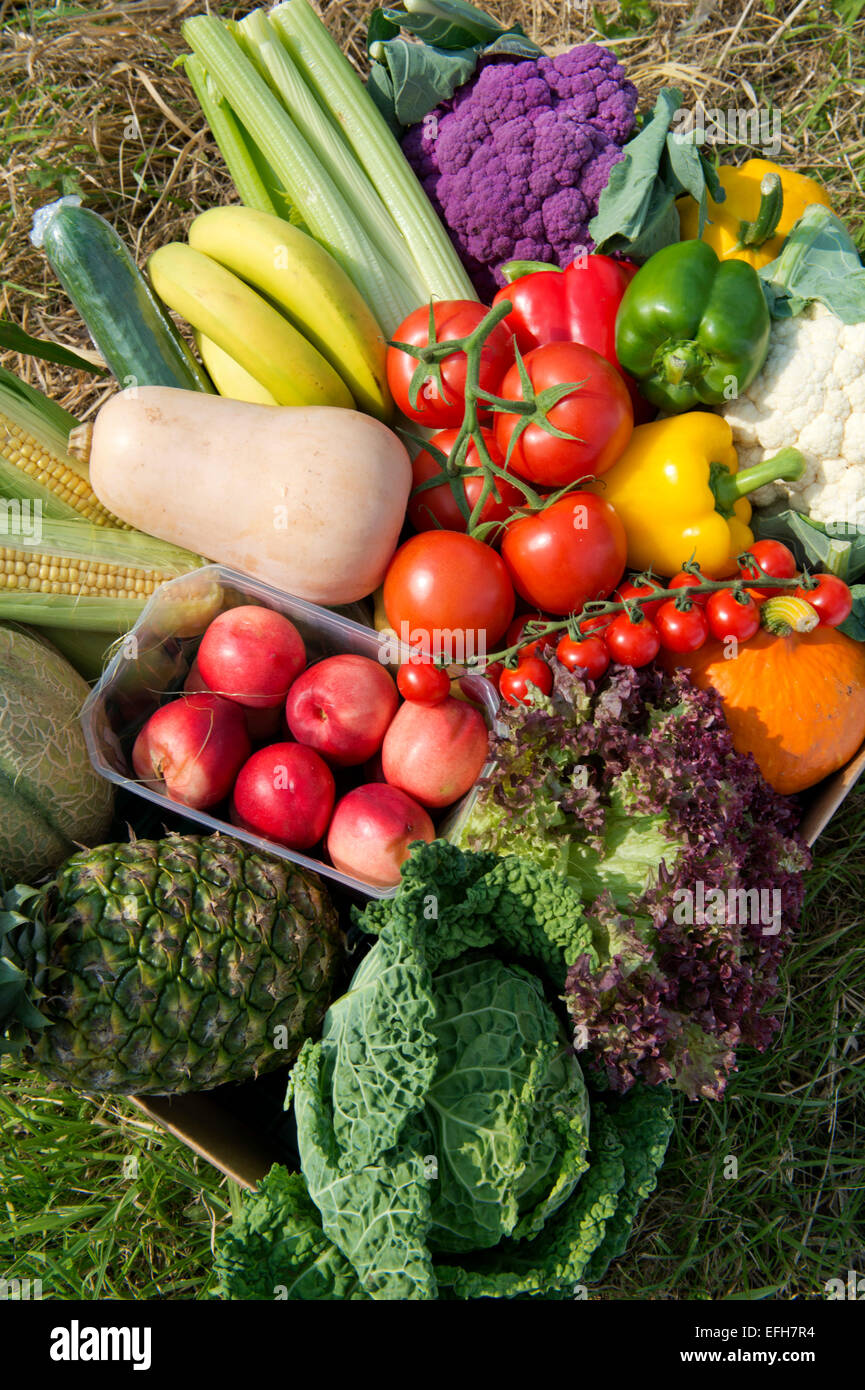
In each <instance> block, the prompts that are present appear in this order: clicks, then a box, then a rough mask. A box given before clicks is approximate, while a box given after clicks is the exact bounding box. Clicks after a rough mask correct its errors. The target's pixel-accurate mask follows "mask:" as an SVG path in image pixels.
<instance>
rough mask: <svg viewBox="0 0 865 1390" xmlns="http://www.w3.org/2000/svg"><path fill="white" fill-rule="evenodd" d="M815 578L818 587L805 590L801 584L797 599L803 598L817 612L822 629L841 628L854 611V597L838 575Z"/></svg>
mask: <svg viewBox="0 0 865 1390" xmlns="http://www.w3.org/2000/svg"><path fill="white" fill-rule="evenodd" d="M814 578H815V579H816V581H817V583H816V586H815V587H814V588H813V589H803V588H802V586H801V584H800V585H799V588H798V589H797V590H796V593H795V597H796V598H803V599H804V600H805V602H806V603H810V605H811V607H812V608H815V609H816V610H817V613H818V615H819V618H820V626H821V627H840V625H841V623H843V622H845V621H846V620H847V618H849V617H850V614H851V612H852V611H853V595H852V594H851V592H850V590H849V588H848V586H847V585H846V584H845V583H844V580H843V579H839V578H838V576H837V575H836V574H815V576H814Z"/></svg>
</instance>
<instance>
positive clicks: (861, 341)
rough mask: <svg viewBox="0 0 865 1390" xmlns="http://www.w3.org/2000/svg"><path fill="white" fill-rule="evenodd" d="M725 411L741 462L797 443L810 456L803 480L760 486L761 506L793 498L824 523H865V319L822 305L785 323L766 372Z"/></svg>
mask: <svg viewBox="0 0 865 1390" xmlns="http://www.w3.org/2000/svg"><path fill="white" fill-rule="evenodd" d="M719 409H720V412H721V414H722V415H723V416H724V417H725V419H726V420H727V421H728V422H729V424H730V426H731V427H732V430H733V442H734V443H735V445H736V448H737V450H738V453H739V464H740V467H742V468H750V467H751V466H752V465H753V464H756V463H762V461H763V460H764V459H767V458H771V456H772V455H773V454H776V453H777V452H778V450H779V449H783V448H785V447H787V446H791V445H792V446H793V447H794V448H796V449H800V450H801V451H802V453H803V454H804V456H805V472H804V474H803V475H802V477H801V478H799V479H798V480H797V481H796V482H776V483H769V484H768V485H767V486H766V487H761V488H758V489H757V491H756V492H754V493H752V495H751V500H752V502H753V503H754V505H755V506H757V507H763V506H768V505H769V503H771V502H777V501H779V500H782V501H783V500H787V501H788V502H789V505H790V506H792V507H795V508H796V509H797V510H798V511H805V512H807V513H808V515H809V516H812V517H813V518H814V519H815V520H816V521H824V522H825V521H837V522H845V523H847V524H848V525H865V323H854V324H843V323H842V322H841V321H840V319H837V318H836V317H835V315H834V314H832V313H830V312H829V310H828V309H826V308H825V307H824V306H823V305H822V304H813V305H812V306H811V307H810V308H809V309H807V310H806V311H805V313H804V314H800V315H798V316H797V317H795V318H789V319H780V320H778V321H777V322H776V323H775V324H774V325H773V328H772V338H771V341H770V345H769V353H768V356H767V358H766V362H765V365H764V367H763V370H762V371H761V372H760V373H759V375H758V376H757V377H756V378H755V380H754V381H752V382H751V385H750V386H749V387H748V390H747V391H746V392H745V393H744V395H742V396H741V397H740V398H739V399H738V400H735V401H730V402H729V404H728V405H725V406H721V407H719Z"/></svg>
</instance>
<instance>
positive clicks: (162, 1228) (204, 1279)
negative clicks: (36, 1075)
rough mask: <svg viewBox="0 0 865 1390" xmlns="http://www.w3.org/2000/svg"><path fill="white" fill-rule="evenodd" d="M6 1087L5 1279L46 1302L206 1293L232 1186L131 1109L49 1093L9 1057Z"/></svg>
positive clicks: (1, 1269) (1, 1185)
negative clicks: (29, 1284)
mask: <svg viewBox="0 0 865 1390" xmlns="http://www.w3.org/2000/svg"><path fill="white" fill-rule="evenodd" d="M2 1075H3V1087H2V1091H0V1127H2V1133H3V1143H2V1145H0V1279H6V1280H10V1279H13V1278H17V1279H20V1280H24V1279H30V1280H34V1279H40V1280H41V1281H42V1296H43V1298H54V1299H76V1298H84V1299H105V1298H110V1299H151V1298H158V1299H165V1298H183V1299H195V1298H202V1297H206V1295H207V1293H208V1290H209V1288H210V1286H211V1282H212V1278H211V1247H212V1241H213V1234H214V1231H215V1229H216V1228H217V1226H218V1224H219V1222H220V1221H222V1220H223V1219H224V1217H225V1213H226V1210H227V1206H228V1200H229V1197H228V1192H227V1184H226V1182H225V1179H223V1177H222V1175H221V1174H220V1173H217V1171H216V1170H215V1169H214V1168H212V1167H211V1166H210V1165H209V1164H208V1163H204V1162H202V1161H201V1160H200V1159H197V1158H196V1157H195V1156H194V1155H193V1154H191V1153H190V1152H189V1150H188V1149H186V1148H185V1147H184V1146H183V1145H182V1144H180V1143H179V1142H178V1141H177V1140H175V1139H173V1138H171V1137H170V1136H169V1135H166V1134H165V1133H163V1132H162V1131H161V1130H158V1129H156V1128H155V1127H154V1126H153V1125H151V1124H150V1123H149V1122H148V1121H147V1120H145V1119H144V1118H143V1117H138V1116H136V1115H134V1114H133V1113H132V1112H131V1108H129V1107H125V1106H123V1105H122V1103H120V1104H119V1105H118V1106H109V1105H97V1104H94V1103H93V1102H91V1101H88V1100H86V1099H85V1098H84V1097H82V1096H77V1095H72V1094H70V1093H68V1092H63V1091H56V1092H52V1093H50V1094H49V1093H46V1091H45V1089H44V1088H42V1087H39V1086H38V1085H34V1084H33V1082H31V1081H28V1080H27V1079H26V1077H22V1076H21V1074H20V1073H19V1072H18V1070H17V1069H16V1068H15V1067H14V1066H13V1065H11V1064H10V1063H9V1062H8V1060H7V1062H6V1065H4V1067H3V1073H2Z"/></svg>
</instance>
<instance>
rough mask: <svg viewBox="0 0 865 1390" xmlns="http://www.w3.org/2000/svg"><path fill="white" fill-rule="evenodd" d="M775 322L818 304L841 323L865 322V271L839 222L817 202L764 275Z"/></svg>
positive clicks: (857, 253) (793, 230) (847, 233)
mask: <svg viewBox="0 0 865 1390" xmlns="http://www.w3.org/2000/svg"><path fill="white" fill-rule="evenodd" d="M759 274H760V278H761V280H762V281H763V287H764V292H765V294H766V298H767V301H768V304H769V310H770V312H771V314H772V316H773V318H790V317H792V316H794V315H796V314H801V313H802V310H803V309H805V308H807V306H808V305H809V304H810V303H811V302H812V301H813V300H815V299H818V300H819V301H820V303H821V304H825V305H826V308H827V309H829V310H830V312H831V313H833V314H834V315H835V317H836V318H839V319H840V320H841V322H842V323H862V322H863V321H865V268H863V266H862V262H861V260H860V259H859V252H858V251H857V250H856V245H855V242H854V241H853V238H852V237H851V236H850V233H849V232H848V231H847V228H846V227H845V226H844V223H843V222H842V221H841V219H840V218H839V217H836V216H835V214H834V212H830V211H829V209H828V208H825V207H822V206H820V204H818V203H812V204H811V206H810V207H807V208H806V209H805V211H804V212H803V214H802V216H801V217H800V218H799V220H798V222H796V223H795V224H794V225H793V227H792V229H791V230H790V233H789V235H788V236H787V239H786V240H785V242H784V245H783V246H782V248H781V254H780V256H778V257H776V259H775V260H774V261H770V263H769V264H768V265H767V266H764V267H763V269H762V270H761V271H760V272H759Z"/></svg>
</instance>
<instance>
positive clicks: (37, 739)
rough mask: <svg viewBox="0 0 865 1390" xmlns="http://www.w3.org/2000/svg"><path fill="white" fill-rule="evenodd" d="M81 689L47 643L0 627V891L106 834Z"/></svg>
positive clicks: (107, 810)
mask: <svg viewBox="0 0 865 1390" xmlns="http://www.w3.org/2000/svg"><path fill="white" fill-rule="evenodd" d="M87 690H88V687H87V683H86V681H84V680H82V678H81V676H79V675H78V673H77V671H74V670H73V669H72V667H71V666H70V665H69V663H68V661H66V659H65V657H62V656H61V655H60V653H59V652H56V651H54V650H53V649H52V648H51V647H49V646H48V644H47V643H45V642H43V641H42V640H40V639H39V638H38V637H36V636H35V635H33V634H31V633H29V632H25V631H24V630H22V629H21V628H16V627H14V626H2V625H0V876H2V878H3V879H4V880H5V883H6V887H7V888H9V887H11V886H12V885H13V884H15V883H16V882H24V883H33V882H35V881H36V879H38V878H39V876H40V875H42V874H45V873H47V872H49V871H50V870H53V869H56V868H57V867H58V865H59V864H61V863H62V862H63V860H64V859H66V858H67V856H68V855H70V854H72V853H74V851H75V849H76V848H78V846H79V845H85V846H88V847H89V846H92V845H97V844H100V843H101V842H102V841H103V840H104V839H105V837H106V835H107V833H108V829H109V826H110V824H111V816H112V810H113V803H114V797H113V789H112V787H111V784H110V783H109V782H106V781H104V780H103V779H102V778H101V777H100V776H99V775H98V773H96V772H95V771H94V769H93V768H92V767H91V765H90V760H89V759H88V757H87V749H86V747H85V743H84V734H83V733H82V730H81V725H80V724H79V722H78V716H79V714H80V712H81V706H82V704H83V703H84V699H85V697H86V695H87Z"/></svg>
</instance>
